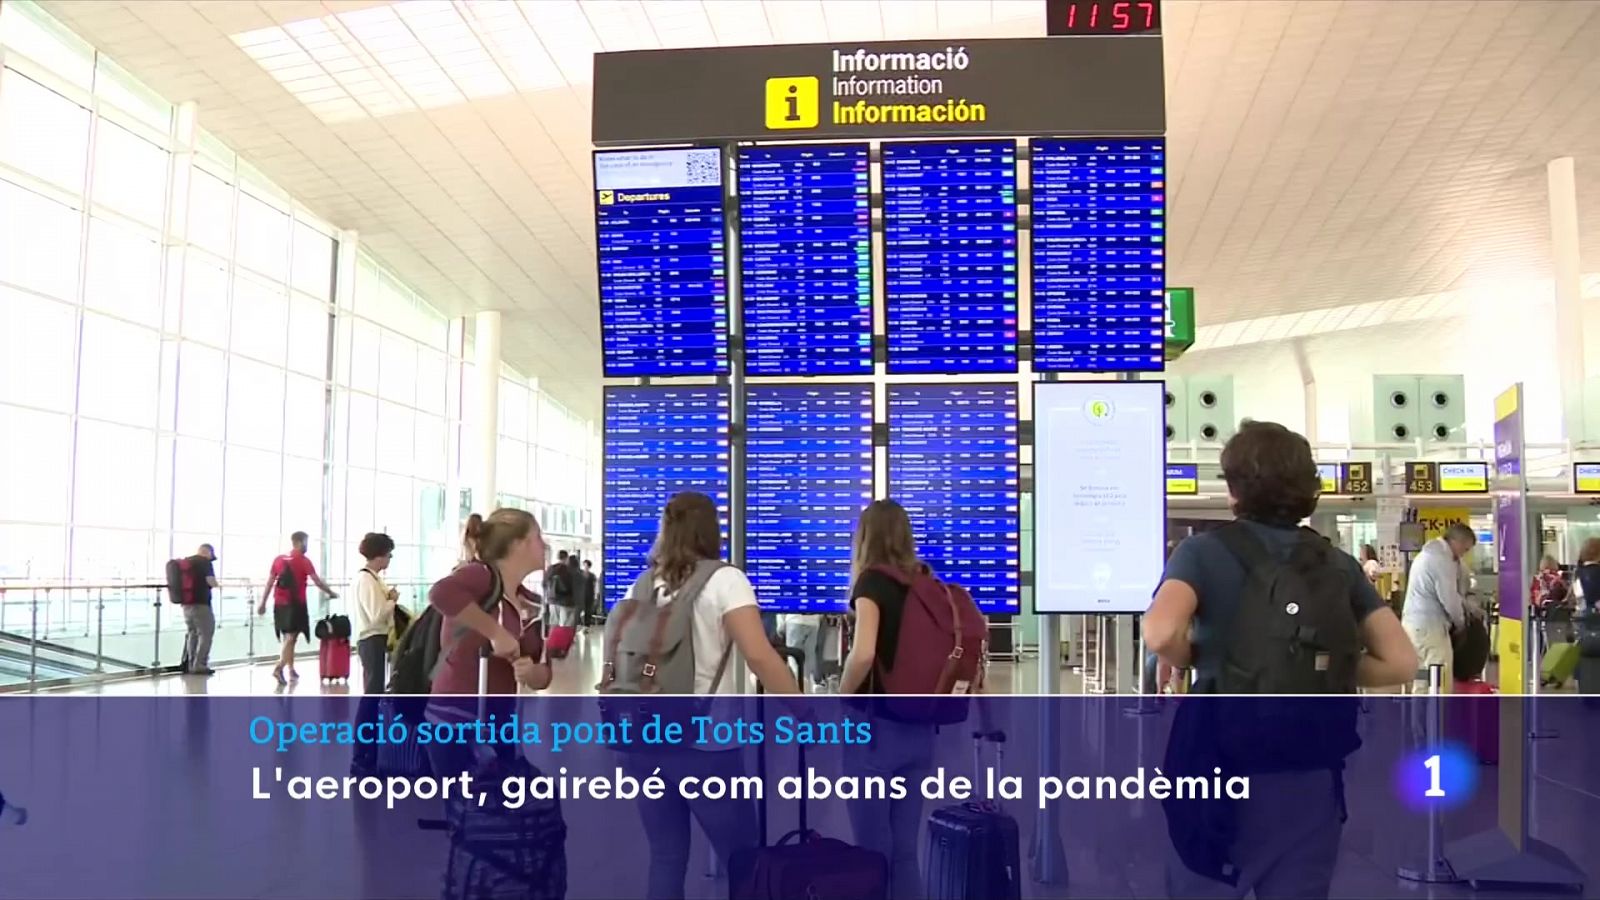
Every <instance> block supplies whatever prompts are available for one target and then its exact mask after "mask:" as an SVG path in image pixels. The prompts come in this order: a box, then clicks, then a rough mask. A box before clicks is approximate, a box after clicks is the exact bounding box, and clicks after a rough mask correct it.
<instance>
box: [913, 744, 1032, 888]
mask: <svg viewBox="0 0 1600 900" xmlns="http://www.w3.org/2000/svg"><path fill="white" fill-rule="evenodd" d="M972 738H973V743H974V746H973V759H974V762H975V763H977V765H976V768H977V769H978V770H979V772H978V774H977V782H976V783H978V784H982V783H984V779H983V776H982V771H981V770H982V768H983V766H982V754H983V744H984V742H985V741H988V742H991V743H993V744H994V747H995V768H996V770H998V769H999V768H1000V766H1001V764H1002V763H1003V762H1004V760H1005V739H1006V737H1005V733H1004V732H999V731H993V732H988V733H985V732H974V733H973V735H972ZM1019 844H1020V841H1019V839H1018V833H1017V820H1016V819H1013V818H1012V817H1011V816H1009V815H1007V814H1006V813H1005V811H1004V810H1002V809H1000V808H999V807H997V806H993V805H988V804H979V803H962V804H959V805H957V806H946V807H943V808H941V809H938V810H935V811H934V813H933V815H932V816H930V817H929V819H928V844H927V853H926V854H925V855H924V861H923V871H922V881H923V885H924V887H925V889H926V890H927V896H928V900H1021V897H1022V853H1021V850H1020V847H1019Z"/></svg>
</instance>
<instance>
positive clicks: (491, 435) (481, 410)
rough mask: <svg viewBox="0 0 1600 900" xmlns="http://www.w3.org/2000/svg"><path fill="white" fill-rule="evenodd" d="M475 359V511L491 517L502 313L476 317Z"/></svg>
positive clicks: (485, 312)
mask: <svg viewBox="0 0 1600 900" xmlns="http://www.w3.org/2000/svg"><path fill="white" fill-rule="evenodd" d="M476 322H477V327H476V328H474V329H473V333H472V356H473V362H474V364H475V368H476V371H477V373H478V385H477V387H478V390H477V399H478V418H477V423H476V424H477V429H478V466H477V472H476V473H475V477H474V478H473V480H472V508H473V510H474V511H476V512H480V513H483V514H484V515H488V514H489V513H490V512H493V511H494V509H495V507H496V505H497V504H496V502H495V495H496V491H495V467H496V466H497V465H498V464H499V460H498V456H499V450H500V313H499V312H496V311H494V310H485V311H484V312H480V313H478V315H477V319H476Z"/></svg>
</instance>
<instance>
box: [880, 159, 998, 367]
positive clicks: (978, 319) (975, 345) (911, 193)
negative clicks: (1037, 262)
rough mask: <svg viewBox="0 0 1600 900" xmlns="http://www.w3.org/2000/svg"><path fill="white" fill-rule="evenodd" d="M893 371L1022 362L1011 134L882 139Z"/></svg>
mask: <svg viewBox="0 0 1600 900" xmlns="http://www.w3.org/2000/svg"><path fill="white" fill-rule="evenodd" d="M883 221H884V298H885V301H886V303H887V313H888V318H887V326H888V341H889V371H890V372H893V373H904V372H914V373H925V374H935V375H939V374H951V373H957V372H1015V371H1016V370H1017V145H1016V142H1015V141H963V142H959V143H905V144H884V145H883Z"/></svg>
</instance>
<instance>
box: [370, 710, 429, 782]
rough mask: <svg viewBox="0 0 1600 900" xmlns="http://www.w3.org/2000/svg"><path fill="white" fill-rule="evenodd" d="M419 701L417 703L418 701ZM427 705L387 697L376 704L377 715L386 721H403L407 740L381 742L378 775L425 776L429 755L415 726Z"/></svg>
mask: <svg viewBox="0 0 1600 900" xmlns="http://www.w3.org/2000/svg"><path fill="white" fill-rule="evenodd" d="M419 700H420V701H421V702H418V701H419ZM427 706H428V702H427V700H426V699H423V698H419V697H396V696H388V697H384V698H383V699H382V700H379V701H378V715H379V716H381V717H383V720H384V721H386V722H393V721H395V720H396V719H398V720H400V721H402V722H406V723H408V724H407V727H406V739H405V740H403V741H399V742H394V741H384V742H383V743H381V744H379V745H378V753H377V758H378V763H377V767H378V774H379V775H382V776H384V777H389V776H394V777H397V778H421V777H423V776H424V775H427V774H428V769H429V766H428V754H427V753H426V752H425V751H424V750H423V749H422V743H421V741H420V740H419V739H418V734H417V727H416V726H417V723H418V722H421V721H422V717H423V715H424V714H426V712H427Z"/></svg>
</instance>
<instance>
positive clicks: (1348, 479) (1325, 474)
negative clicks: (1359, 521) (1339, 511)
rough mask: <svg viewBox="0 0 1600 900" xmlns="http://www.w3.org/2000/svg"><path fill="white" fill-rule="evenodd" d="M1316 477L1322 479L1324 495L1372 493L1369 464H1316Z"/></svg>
mask: <svg viewBox="0 0 1600 900" xmlns="http://www.w3.org/2000/svg"><path fill="white" fill-rule="evenodd" d="M1317 475H1318V476H1319V477H1321V479H1322V492H1323V493H1324V494H1353V495H1356V494H1370V493H1372V463H1369V462H1342V463H1339V462H1332V463H1317Z"/></svg>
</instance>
